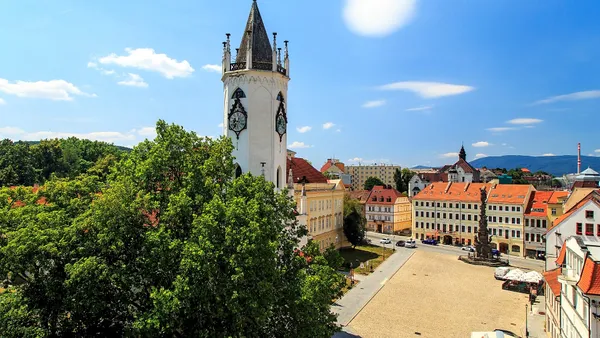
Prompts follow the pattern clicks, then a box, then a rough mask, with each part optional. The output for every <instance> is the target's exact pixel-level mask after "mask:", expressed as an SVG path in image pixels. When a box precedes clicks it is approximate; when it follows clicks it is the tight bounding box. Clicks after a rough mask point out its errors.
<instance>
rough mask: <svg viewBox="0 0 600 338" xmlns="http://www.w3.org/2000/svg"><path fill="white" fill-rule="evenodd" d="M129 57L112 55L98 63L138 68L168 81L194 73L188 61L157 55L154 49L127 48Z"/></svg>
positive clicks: (102, 58)
mask: <svg viewBox="0 0 600 338" xmlns="http://www.w3.org/2000/svg"><path fill="white" fill-rule="evenodd" d="M125 51H126V52H127V53H128V55H117V54H115V53H112V54H110V55H108V56H104V57H101V58H100V59H98V62H100V63H101V64H105V65H117V66H121V67H126V68H137V69H143V70H148V71H153V72H158V73H160V74H162V75H163V76H164V77H166V78H167V79H173V78H176V77H186V76H189V75H191V74H192V73H193V72H194V68H192V66H191V65H190V63H189V62H188V61H187V60H183V61H181V62H179V61H177V60H175V59H172V58H170V57H168V56H167V55H166V54H156V52H155V51H154V49H152V48H137V49H131V48H126V49H125Z"/></svg>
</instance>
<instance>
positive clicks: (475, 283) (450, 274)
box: [338, 251, 528, 338]
mask: <svg viewBox="0 0 600 338" xmlns="http://www.w3.org/2000/svg"><path fill="white" fill-rule="evenodd" d="M493 271H494V269H493V268H489V267H483V266H473V265H469V264H466V263H463V262H460V261H458V259H457V257H456V256H455V255H449V254H441V253H434V252H428V251H415V253H414V255H413V256H412V258H411V259H410V260H408V261H407V262H406V264H404V266H403V267H402V268H401V269H400V270H398V272H397V273H396V274H395V275H394V276H393V277H392V278H391V279H389V281H387V283H386V284H385V287H383V288H382V289H381V291H379V292H378V293H377V294H376V295H375V296H374V297H373V299H372V300H371V301H370V302H368V304H367V305H366V306H364V308H363V309H362V310H361V311H360V312H359V313H358V315H356V316H355V318H354V319H353V320H351V321H350V323H349V324H348V326H347V327H346V328H345V331H346V333H345V335H339V336H338V337H365V338H368V337H416V336H420V337H448V338H453V337H457V338H458V337H460V338H463V337H469V336H470V334H471V332H472V331H492V330H494V329H504V330H509V331H512V332H515V333H517V334H519V335H523V333H524V331H525V330H524V329H525V316H526V312H525V304H526V303H527V301H528V297H527V295H525V294H522V293H516V292H511V291H505V290H502V282H501V281H497V280H496V279H494V276H493ZM365 282H366V281H363V282H362V283H365ZM362 283H361V284H362Z"/></svg>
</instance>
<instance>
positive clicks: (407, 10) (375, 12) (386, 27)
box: [343, 0, 417, 37]
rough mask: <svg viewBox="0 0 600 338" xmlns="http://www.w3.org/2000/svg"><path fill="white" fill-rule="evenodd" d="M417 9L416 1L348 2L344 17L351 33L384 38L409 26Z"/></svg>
mask: <svg viewBox="0 0 600 338" xmlns="http://www.w3.org/2000/svg"><path fill="white" fill-rule="evenodd" d="M416 7H417V1H416V0H368V1H366V0H346V5H345V6H344V10H343V17H344V21H345V22H346V26H347V27H348V29H350V31H352V32H354V33H356V34H358V35H363V36H373V37H382V36H386V35H389V34H391V33H393V32H395V31H397V30H398V29H400V28H402V27H403V26H405V25H407V24H408V23H409V22H410V21H411V19H412V18H413V17H414V15H415V12H416Z"/></svg>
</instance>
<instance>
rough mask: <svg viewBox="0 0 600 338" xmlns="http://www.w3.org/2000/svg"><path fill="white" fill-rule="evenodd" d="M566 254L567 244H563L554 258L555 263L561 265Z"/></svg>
mask: <svg viewBox="0 0 600 338" xmlns="http://www.w3.org/2000/svg"><path fill="white" fill-rule="evenodd" d="M566 255H567V245H566V244H563V246H562V247H561V248H560V252H559V253H558V258H556V264H557V265H563V264H564V263H565V256H566Z"/></svg>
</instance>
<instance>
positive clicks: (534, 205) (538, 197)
mask: <svg viewBox="0 0 600 338" xmlns="http://www.w3.org/2000/svg"><path fill="white" fill-rule="evenodd" d="M552 193H553V191H532V192H531V197H529V203H528V204H527V208H525V216H531V217H546V216H547V215H548V214H547V211H548V201H549V200H550V198H551V197H552Z"/></svg>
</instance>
